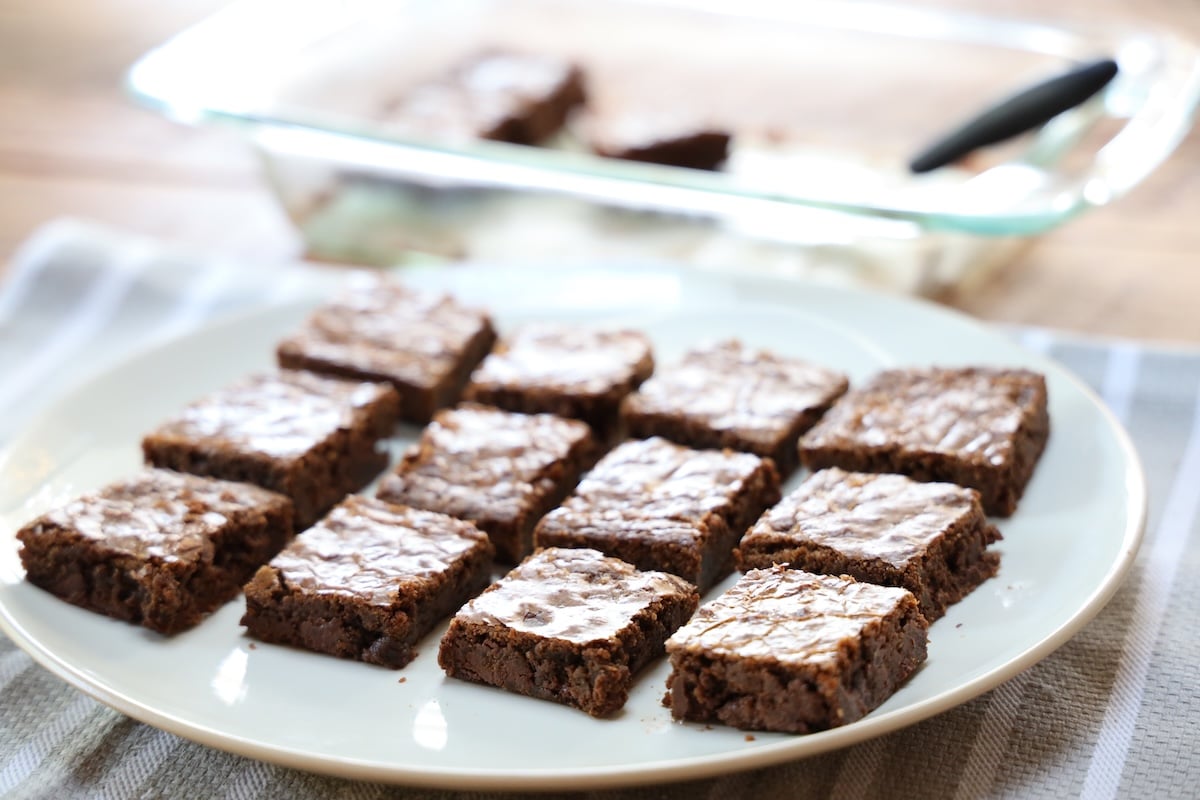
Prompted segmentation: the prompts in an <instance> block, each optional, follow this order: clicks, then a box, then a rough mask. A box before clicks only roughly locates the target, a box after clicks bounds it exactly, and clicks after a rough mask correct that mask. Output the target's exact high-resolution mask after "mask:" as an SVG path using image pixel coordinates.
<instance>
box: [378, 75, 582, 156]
mask: <svg viewBox="0 0 1200 800" xmlns="http://www.w3.org/2000/svg"><path fill="white" fill-rule="evenodd" d="M584 97H585V92H584V84H583V73H582V72H581V71H580V70H579V68H578V67H576V66H575V65H574V64H571V63H570V62H567V61H563V60H561V59H558V58H554V57H552V56H548V55H527V54H523V53H514V52H488V53H481V54H478V55H475V56H472V57H471V58H469V59H467V60H465V61H463V62H461V63H459V64H456V65H455V66H454V67H453V68H452V69H451V70H449V71H448V72H447V73H446V74H445V75H442V76H439V77H437V78H435V79H433V80H430V81H428V82H426V83H423V84H420V85H418V86H416V87H415V88H414V89H413V90H412V91H410V92H409V93H408V94H407V96H405V97H404V98H402V99H401V101H400V102H399V103H398V104H397V105H396V107H395V108H393V109H391V111H390V112H389V113H388V124H389V127H391V128H393V129H394V130H396V131H397V132H399V133H402V134H408V135H416V136H423V137H435V138H438V139H442V140H450V141H455V140H462V139H467V138H480V139H492V140H496V141H501V142H512V143H514V144H537V143H539V142H542V141H544V140H545V139H547V138H549V137H550V136H552V135H553V134H555V133H557V132H558V131H559V130H560V129H561V128H562V127H563V124H564V123H565V122H566V119H567V116H568V115H569V114H570V113H571V111H572V109H574V108H575V107H576V106H579V105H581V104H582V103H583V101H584Z"/></svg>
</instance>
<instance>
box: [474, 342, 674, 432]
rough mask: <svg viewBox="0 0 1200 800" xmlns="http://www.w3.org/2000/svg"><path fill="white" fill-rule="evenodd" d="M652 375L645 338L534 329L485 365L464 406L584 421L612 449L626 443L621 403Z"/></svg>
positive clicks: (501, 345)
mask: <svg viewBox="0 0 1200 800" xmlns="http://www.w3.org/2000/svg"><path fill="white" fill-rule="evenodd" d="M653 372H654V353H653V350H652V347H651V344H650V340H649V339H648V338H647V337H646V335H645V334H643V333H641V332H639V331H630V330H617V331H592V330H586V329H580V328H573V327H569V326H562V325H527V326H525V327H523V328H521V329H518V330H517V331H514V332H513V333H512V334H511V335H509V336H507V337H505V338H503V339H501V340H500V342H499V343H498V344H497V345H496V347H495V348H494V349H493V351H492V353H491V354H489V355H488V356H487V357H486V358H484V359H483V361H482V362H481V363H480V365H479V367H478V368H476V370H475V372H474V373H473V374H472V376H471V381H470V383H468V384H467V388H466V390H465V391H464V398H465V399H467V400H471V401H474V402H477V403H485V404H487V405H492V406H496V407H498V408H503V409H506V410H508V411H515V412H519V413H522V414H555V415H557V416H560V417H570V418H574V419H579V420H582V421H584V422H586V423H588V425H590V426H591V428H592V430H593V431H594V432H595V434H596V439H597V441H598V442H600V443H601V445H602V446H604V447H606V448H608V447H612V446H613V445H614V444H616V443H617V442H618V441H620V440H621V438H623V430H622V426H621V415H620V411H621V401H622V400H623V399H624V398H625V397H626V396H627V395H628V394H629V393H630V392H632V391H633V390H634V389H636V388H637V387H638V386H640V385H641V384H642V382H643V381H645V380H646V379H647V378H649V377H650V375H651V374H652V373H653Z"/></svg>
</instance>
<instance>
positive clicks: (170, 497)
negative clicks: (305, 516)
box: [17, 469, 292, 634]
mask: <svg viewBox="0 0 1200 800" xmlns="http://www.w3.org/2000/svg"><path fill="white" fill-rule="evenodd" d="M291 536H292V503H291V501H290V500H288V499H287V498H286V497H284V496H283V495H280V494H276V493H274V492H269V491H267V490H265V489H260V488H259V487H257V486H251V485H249V484H245V483H231V482H228V481H221V480H215V479H212V478H201V477H197V476H195V475H183V474H180V473H178V472H170V471H168V470H157V469H151V470H147V471H145V472H143V473H141V474H140V475H135V476H134V477H132V478H129V479H126V480H122V481H117V482H116V483H112V484H110V485H108V486H106V487H104V488H103V489H100V490H99V491H97V492H94V493H91V494H86V495H83V496H82V497H80V498H78V499H77V500H74V501H72V502H70V503H68V504H67V505H65V506H63V507H62V508H59V509H57V510H55V511H51V512H49V513H47V514H43V515H42V516H40V517H38V518H37V519H35V520H33V521H32V522H30V523H29V524H28V525H26V526H25V527H23V528H21V529H20V530H19V531H17V539H18V540H20V542H21V544H22V548H21V553H20V555H21V563H22V564H23V565H24V567H25V577H26V579H27V580H28V581H29V582H30V583H32V584H34V585H35V586H39V587H41V588H42V589H45V590H46V591H48V592H50V593H51V594H53V595H55V596H57V597H60V598H62V599H63V600H66V601H67V602H68V603H73V604H74V605H77V606H81V607H82V608H86V609H88V610H90V611H97V612H99V613H101V614H107V615H108V616H110V617H115V618H117V619H121V620H126V621H128V622H133V623H136V624H138V625H142V626H145V627H146V628H149V629H150V630H152V631H157V632H158V633H163V634H174V633H179V632H180V631H183V630H186V629H188V628H191V627H193V626H195V625H196V624H197V623H199V622H200V620H201V619H203V618H204V617H205V616H206V615H207V614H209V613H210V612H212V611H214V610H216V609H217V608H219V607H220V606H221V605H223V604H224V603H226V602H227V601H229V600H230V599H232V598H233V596H234V595H236V594H237V593H238V590H239V589H240V588H241V586H242V584H243V583H245V582H246V579H247V578H249V577H250V576H251V575H252V574H254V570H256V569H258V567H259V566H261V565H262V564H264V563H265V562H266V561H267V560H268V559H269V558H271V556H273V555H275V554H276V553H277V552H279V549H280V548H281V547H283V546H284V544H285V543H286V542H287V540H288V539H289V538H291Z"/></svg>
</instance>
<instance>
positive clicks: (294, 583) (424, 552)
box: [242, 495, 492, 669]
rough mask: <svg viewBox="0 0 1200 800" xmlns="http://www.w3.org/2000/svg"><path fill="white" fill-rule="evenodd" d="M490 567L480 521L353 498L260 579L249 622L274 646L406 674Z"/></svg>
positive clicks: (253, 585)
mask: <svg viewBox="0 0 1200 800" xmlns="http://www.w3.org/2000/svg"><path fill="white" fill-rule="evenodd" d="M491 566H492V545H491V543H490V542H489V541H488V538H487V536H486V535H485V534H484V533H483V532H482V531H480V530H479V529H478V528H476V527H475V526H474V525H472V524H471V523H469V522H464V521H462V520H458V519H454V518H453V517H448V516H446V515H445V514H438V513H435V512H432V511H421V510H418V509H413V508H406V507H403V506H395V505H391V504H389V503H385V502H383V501H381V500H372V499H370V498H366V497H359V496H357V495H354V496H351V497H348V498H346V499H345V500H343V501H342V502H341V503H340V504H339V505H338V506H336V507H335V508H334V509H333V510H332V511H330V512H329V514H328V515H327V516H326V517H325V518H324V519H322V520H321V521H320V522H318V523H317V524H316V525H314V526H313V527H311V528H309V529H308V530H307V531H305V532H304V533H302V534H300V535H299V536H297V537H296V539H295V540H294V541H293V542H292V543H291V544H289V545H288V546H287V547H285V548H284V549H283V552H281V553H280V554H279V555H277V556H276V557H275V558H273V559H272V560H271V563H270V564H268V565H266V566H264V567H262V568H261V569H259V570H258V572H257V573H255V575H254V578H253V580H251V581H250V582H249V583H248V584H246V614H245V616H243V617H242V624H243V625H245V626H246V629H247V632H248V633H249V634H250V635H251V636H254V637H257V638H258V639H261V640H263V641H265V642H273V643H276V644H289V645H295V646H297V647H303V648H306V649H308V650H315V651H316V652H318V653H328V654H329V655H334V656H339V657H341V658H352V659H357V660H359V661H365V662H367V663H369V664H378V665H380V666H383V667H390V668H393V669H399V668H400V667H403V666H404V665H405V664H407V663H409V662H410V661H412V660H413V658H414V657H415V656H416V651H415V650H414V647H415V645H416V643H417V642H418V641H419V640H420V639H421V637H422V636H424V635H425V634H426V633H428V632H429V630H430V629H431V628H432V627H433V626H434V625H436V624H437V623H438V621H439V620H441V619H442V618H443V617H445V616H447V615H448V614H450V613H451V612H453V611H455V610H456V609H458V608H459V607H460V606H461V605H462V604H463V603H465V602H466V601H467V600H468V599H469V598H470V597H472V596H474V595H475V594H477V593H478V592H480V591H481V590H482V589H483V587H485V586H487V584H488V580H489V578H490V573H491Z"/></svg>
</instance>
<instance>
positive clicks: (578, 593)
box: [438, 548, 700, 717]
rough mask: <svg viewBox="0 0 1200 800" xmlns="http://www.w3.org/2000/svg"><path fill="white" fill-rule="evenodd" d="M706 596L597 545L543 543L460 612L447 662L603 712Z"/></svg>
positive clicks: (478, 677) (491, 680)
mask: <svg viewBox="0 0 1200 800" xmlns="http://www.w3.org/2000/svg"><path fill="white" fill-rule="evenodd" d="M699 600H700V596H699V594H697V592H696V589H695V587H693V586H692V585H691V584H689V583H687V582H686V581H684V580H682V579H680V578H678V577H676V576H674V575H666V574H664V573H661V572H639V571H637V570H636V569H634V568H633V567H632V566H631V565H629V564H626V563H625V562H624V561H619V560H617V559H615V558H606V557H604V556H602V555H601V554H600V553H597V552H596V551H594V550H564V549H557V548H549V549H546V550H540V551H538V552H536V553H534V554H533V555H532V556H530V557H529V558H527V559H525V561H523V562H522V563H521V564H520V565H519V566H517V567H516V568H515V569H514V570H513V571H512V572H510V573H508V575H506V576H505V577H504V578H502V579H501V580H500V581H498V582H497V583H495V584H493V585H492V586H490V587H488V588H487V589H486V590H485V591H484V592H483V594H481V595H479V596H478V597H476V598H475V599H474V600H472V601H471V602H470V603H468V604H467V605H466V606H465V607H464V608H463V609H461V610H460V611H459V612H458V614H456V615H455V617H454V619H453V620H452V621H451V622H450V629H449V630H448V631H447V632H446V635H445V636H444V637H443V638H442V644H441V648H440V649H439V651H438V663H439V664H440V665H441V666H442V668H443V669H444V670H446V674H448V675H450V676H451V677H453V678H461V679H463V680H468V681H474V682H476V683H485V684H488V685H490V686H498V687H500V688H502V689H507V690H508V691H510V692H517V693H518V694H523V695H529V696H531V697H540V698H542V699H545V700H553V701H555V702H557V703H563V704H565V705H569V706H574V707H576V708H580V709H582V710H584V711H586V712H587V713H589V714H591V715H592V716H595V717H604V716H608V715H609V714H612V713H613V712H615V711H617V710H618V709H620V708H621V707H622V706H623V705H625V701H626V700H627V699H628V698H629V690H630V688H631V687H632V686H633V677H634V675H636V674H637V672H638V671H639V670H640V669H641V668H642V667H644V666H645V665H646V664H647V663H648V662H650V661H651V660H652V659H654V658H656V657H658V656H660V655H662V650H663V642H664V641H666V639H667V637H668V636H670V635H671V633H672V632H674V631H675V629H677V628H678V627H679V626H680V625H682V624H683V623H684V622H685V621H687V618H688V617H690V616H691V615H692V612H694V611H695V610H696V606H697V604H698V603H699Z"/></svg>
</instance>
